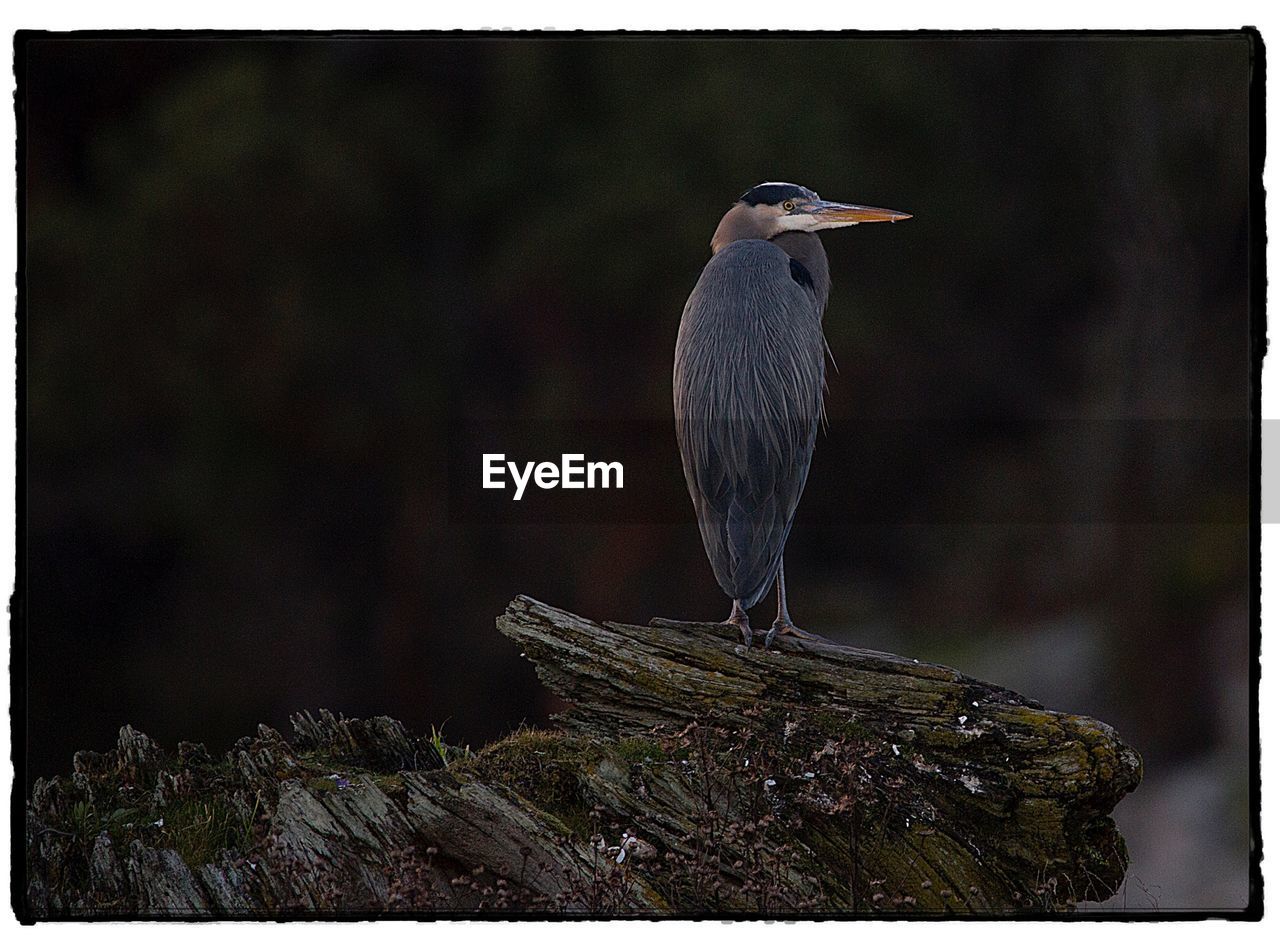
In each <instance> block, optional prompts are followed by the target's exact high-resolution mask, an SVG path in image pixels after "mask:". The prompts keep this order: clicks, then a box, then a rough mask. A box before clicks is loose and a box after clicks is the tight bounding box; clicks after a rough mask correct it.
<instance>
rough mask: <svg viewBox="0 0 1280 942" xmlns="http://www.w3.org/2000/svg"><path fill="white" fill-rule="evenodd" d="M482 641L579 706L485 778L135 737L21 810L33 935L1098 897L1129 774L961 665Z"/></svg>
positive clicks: (584, 627) (849, 655)
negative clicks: (515, 652) (120, 921)
mask: <svg viewBox="0 0 1280 942" xmlns="http://www.w3.org/2000/svg"><path fill="white" fill-rule="evenodd" d="M498 628H499V630H500V631H502V632H503V633H504V634H505V635H506V636H507V637H509V638H511V639H512V640H513V641H514V642H515V643H516V644H518V645H519V646H520V647H521V648H522V650H523V651H524V653H525V655H526V656H527V657H528V658H529V659H531V660H532V661H533V663H534V664H535V666H536V668H537V670H538V673H539V676H540V677H541V678H542V680H543V681H544V682H545V683H546V684H547V685H548V686H549V687H551V688H552V689H553V690H554V691H555V692H556V693H557V694H558V695H560V696H561V697H562V698H564V699H565V700H566V701H567V702H569V703H570V704H572V706H571V707H570V709H569V710H568V711H567V712H566V713H565V714H563V715H561V716H560V717H558V718H557V726H558V728H557V729H554V730H532V729H522V730H519V731H517V732H516V733H513V734H512V735H511V736H509V737H507V738H505V739H503V740H501V741H499V742H497V743H494V744H492V745H490V746H488V747H486V748H484V749H482V750H480V751H478V752H475V753H472V752H471V751H470V750H465V749H459V748H456V747H449V746H445V745H444V744H443V743H441V742H440V741H439V738H438V737H434V738H427V737H422V736H415V735H413V734H411V733H409V732H408V731H407V730H405V729H404V727H403V726H402V725H401V724H400V723H398V722H396V721H395V720H392V719H389V718H386V717H377V718H374V719H370V720H358V719H347V718H342V717H335V716H333V715H332V714H330V713H328V712H326V711H321V712H320V714H319V716H318V717H313V716H311V715H310V714H301V715H299V716H297V717H295V718H294V719H293V721H292V727H293V729H292V736H291V738H290V740H286V739H285V738H284V737H283V736H281V735H280V734H279V733H278V732H276V731H275V730H272V729H270V728H268V727H265V726H263V727H259V729H258V734H257V736H255V737H252V738H245V739H242V740H241V741H240V742H238V743H237V744H236V746H235V747H234V748H233V749H231V750H230V752H228V753H227V755H226V756H225V757H223V758H222V759H218V760H215V759H214V758H212V757H211V756H210V755H209V754H208V752H207V750H205V749H204V747H202V746H199V745H194V744H190V743H181V744H179V746H178V749H177V751H176V754H172V755H170V754H167V753H166V752H164V751H163V750H161V749H160V748H159V747H158V746H157V745H156V744H155V743H154V742H152V741H151V740H150V739H149V738H147V737H146V736H145V735H143V734H141V733H138V732H137V731H135V730H133V729H131V728H129V727H125V729H123V730H122V731H121V734H120V740H119V743H118V744H117V747H116V749H115V750H113V751H112V752H109V753H106V754H96V753H89V752H81V753H77V754H76V756H75V759H74V761H73V772H72V774H71V776H70V777H69V778H62V777H56V778H54V779H52V780H48V781H45V780H41V781H38V782H37V783H36V785H35V787H34V788H33V790H32V794H31V799H30V801H29V802H28V808H27V870H28V872H27V881H26V895H25V899H23V900H21V901H19V904H20V906H21V907H22V908H23V909H24V910H25V915H26V917H27V918H46V917H59V916H64V917H65V916H88V915H96V916H103V915H105V916H135V915H152V916H175V917H184V918H202V917H219V916H246V915H279V914H288V913H324V912H343V913H367V914H377V913H386V912H397V913H421V914H424V915H427V914H465V913H473V912H480V911H499V912H558V913H570V914H573V913H578V914H599V915H612V914H631V913H652V914H663V913H666V914H690V913H718V914H734V913H744V914H745V913H752V914H767V915H790V914H804V913H815V914H820V913H832V912H841V913H855V914H868V915H871V914H875V913H888V912H892V913H904V912H905V913H937V912H953V913H1003V912H1014V911H1025V910H1027V909H1044V910H1057V909H1062V908H1067V907H1070V906H1071V905H1072V904H1074V903H1075V902H1078V901H1081V900H1094V899H1105V898H1107V897H1108V896H1110V895H1112V894H1113V893H1115V892H1116V890H1117V889H1118V887H1119V886H1120V884H1121V882H1122V880H1123V878H1124V872H1125V867H1126V865H1127V857H1126V853H1125V849H1124V842H1123V840H1122V838H1121V837H1120V834H1119V832H1118V831H1117V830H1116V827H1115V825H1114V823H1113V822H1112V820H1111V819H1110V817H1109V816H1108V815H1109V813H1110V811H1111V809H1112V808H1113V807H1114V806H1115V804H1116V802H1118V801H1119V800H1120V799H1121V798H1122V797H1123V796H1124V795H1125V794H1126V793H1127V792H1129V791H1131V790H1132V789H1133V788H1134V787H1136V786H1137V784H1138V781H1139V779H1140V777H1141V763H1140V760H1139V758H1138V756H1137V754H1136V753H1134V752H1133V750H1132V749H1130V748H1129V747H1127V746H1126V745H1125V744H1124V743H1123V742H1121V741H1120V740H1119V738H1118V737H1117V736H1116V734H1115V732H1114V731H1113V730H1112V729H1111V728H1110V727H1108V726H1106V725H1105V724H1103V723H1100V722H1098V721H1097V720H1093V719H1090V718H1087V717H1081V716H1074V715H1070V714H1062V713H1054V712H1052V711H1049V710H1046V709H1044V708H1043V707H1042V706H1041V705H1040V704H1038V703H1035V702H1034V701H1031V700H1028V699H1026V698H1024V697H1021V696H1019V695H1018V694H1015V693H1013V692H1011V691H1008V690H1005V689H1003V688H1000V687H997V686H993V685H991V684H987V683H983V682H981V681H977V680H974V679H972V678H969V677H966V676H964V675H963V674H960V673H959V672H957V671H954V670H952V669H950V668H946V667H941V666H938V665H932V664H922V663H919V662H916V661H913V660H910V659H906V658H901V657H897V656H894V655H889V654H881V653H877V652H871V651H864V650H859V649H854V648H848V647H843V646H839V645H833V644H826V643H821V642H800V641H795V640H793V639H790V638H785V637H784V638H782V639H780V641H779V644H778V645H777V649H776V650H773V651H767V652H766V651H763V650H760V649H759V648H754V649H750V650H748V649H746V648H744V647H743V646H742V644H741V639H740V637H739V635H738V632H737V629H736V628H732V627H726V626H722V625H714V624H702V623H681V622H668V621H655V622H654V623H653V624H651V625H648V626H639V625H623V624H616V623H612V622H597V621H593V620H590V619H587V618H583V617H581V616H578V615H574V614H571V613H569V612H564V611H561V610H559V609H556V608H553V607H551V606H548V605H545V604H543V603H540V602H537V601H535V600H533V599H530V598H527V597H523V596H521V597H519V598H517V599H515V600H514V601H513V602H512V603H511V604H510V606H508V608H507V611H506V612H505V613H504V614H503V615H502V616H501V617H500V618H499V619H498Z"/></svg>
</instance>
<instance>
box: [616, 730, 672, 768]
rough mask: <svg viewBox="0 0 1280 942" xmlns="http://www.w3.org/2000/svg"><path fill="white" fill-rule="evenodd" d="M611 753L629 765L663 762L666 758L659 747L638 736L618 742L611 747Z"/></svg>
mask: <svg viewBox="0 0 1280 942" xmlns="http://www.w3.org/2000/svg"><path fill="white" fill-rule="evenodd" d="M613 751H614V753H615V754H616V755H617V756H618V758H619V759H621V760H622V761H623V762H626V763H628V764H630V765H635V764H638V763H643V762H663V761H665V760H666V758H667V756H666V753H664V752H663V751H662V747H661V746H659V745H658V744H657V743H655V742H652V741H650V740H648V739H644V738H642V737H640V736H633V737H631V738H629V739H622V740H619V741H618V743H617V744H616V745H615V746H614V747H613Z"/></svg>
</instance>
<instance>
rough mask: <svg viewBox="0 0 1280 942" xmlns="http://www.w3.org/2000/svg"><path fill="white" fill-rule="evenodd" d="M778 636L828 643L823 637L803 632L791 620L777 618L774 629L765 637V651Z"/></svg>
mask: <svg viewBox="0 0 1280 942" xmlns="http://www.w3.org/2000/svg"><path fill="white" fill-rule="evenodd" d="M778 635H790V636H791V637H793V638H796V639H798V640H800V641H826V640H827V639H826V638H824V637H822V635H815V634H814V633H813V632H810V631H801V630H800V629H799V628H797V627H796V626H795V625H793V624H791V621H790V619H786V618H777V619H774V622H773V627H772V628H770V629H769V632H768V634H766V635H765V636H764V646H765V650H768V649H769V647H770V646H771V645H772V644H773V642H774V640H775V639H776V638H777V637H778Z"/></svg>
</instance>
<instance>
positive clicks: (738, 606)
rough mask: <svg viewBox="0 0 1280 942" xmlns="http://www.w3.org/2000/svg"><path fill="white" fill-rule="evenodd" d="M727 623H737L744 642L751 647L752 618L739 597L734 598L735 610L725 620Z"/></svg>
mask: <svg viewBox="0 0 1280 942" xmlns="http://www.w3.org/2000/svg"><path fill="white" fill-rule="evenodd" d="M724 623H725V624H726V625H736V626H737V628H738V630H739V631H741V632H742V643H743V644H745V645H746V646H747V647H751V619H749V618H748V617H747V610H746V609H745V608H743V607H742V603H741V602H740V601H739V600H738V599H734V600H733V611H731V612H730V613H729V617H728V618H726V619H725V620H724Z"/></svg>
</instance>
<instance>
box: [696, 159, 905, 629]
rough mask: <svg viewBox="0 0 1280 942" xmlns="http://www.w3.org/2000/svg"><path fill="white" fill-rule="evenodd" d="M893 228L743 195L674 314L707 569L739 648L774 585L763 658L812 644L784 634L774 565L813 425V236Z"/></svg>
mask: <svg viewBox="0 0 1280 942" xmlns="http://www.w3.org/2000/svg"><path fill="white" fill-rule="evenodd" d="M905 218H909V217H907V216H906V215H905V214H903V213H898V212H895V211H893V210H883V209H875V208H872V207H866V206H853V205H849V204H843V203H829V202H826V201H825V200H822V199H820V198H819V197H818V195H817V194H816V193H814V192H813V191H812V190H808V189H806V188H804V187H800V186H796V185H795V184H790V183H766V184H761V185H759V186H757V187H753V188H752V189H750V190H748V191H747V192H746V193H744V194H743V195H742V196H741V197H740V198H739V199H738V202H737V203H735V204H734V206H733V207H732V208H731V209H730V210H729V211H728V212H727V213H726V214H725V216H724V218H723V219H722V220H721V221H720V225H719V227H718V228H717V229H716V233H715V236H714V237H713V239H712V243H711V245H712V253H713V254H712V257H711V260H710V261H709V262H708V263H707V265H706V267H705V268H704V269H703V271H702V276H701V277H700V278H699V279H698V283H697V284H696V285H695V286H694V289H693V293H692V294H690V295H689V300H688V302H687V303H686V304H685V308H684V314H683V316H682V317H681V319H680V331H679V334H678V335H677V337H676V350H675V371H674V379H673V389H674V399H675V418H676V437H677V440H678V442H679V445H680V457H681V460H682V461H683V464H684V475H685V482H686V483H687V484H688V486H689V494H690V496H691V497H692V498H693V506H694V510H695V513H696V514H697V518H698V528H699V530H700V532H701V534H702V542H703V546H704V548H705V549H706V551H707V558H708V559H709V560H710V561H711V569H712V571H713V572H714V573H715V577H716V581H717V582H718V583H719V584H720V588H722V589H723V590H724V592H725V594H726V595H728V596H729V598H731V599H732V600H733V602H734V606H733V612H732V613H731V615H730V617H729V621H730V622H732V623H733V624H736V625H738V626H739V627H740V628H741V629H742V633H743V638H744V640H745V641H746V642H747V643H748V644H749V643H750V641H751V631H750V627H749V623H748V619H747V615H746V611H745V610H746V609H748V608H750V607H751V606H753V605H755V604H756V603H757V602H759V601H760V600H761V599H762V598H763V597H764V595H765V594H766V593H767V592H768V591H769V588H770V587H771V586H772V585H773V584H774V583H775V582H776V583H777V585H778V618H777V620H776V621H775V622H774V625H773V630H772V631H770V632H769V634H768V635H767V636H766V638H765V644H766V646H768V644H769V643H770V641H771V640H772V639H773V637H774V635H775V634H776V633H777V632H779V631H782V632H784V633H791V634H795V635H798V636H801V637H813V636H810V635H807V634H806V633H805V632H801V631H799V630H798V629H796V628H795V626H794V625H793V624H792V623H791V618H790V615H789V614H788V612H787V606H786V594H785V586H784V583H783V579H782V568H783V564H782V557H783V550H784V548H785V546H786V542H787V537H788V535H789V534H790V532H791V524H792V521H793V520H794V518H795V512H796V507H797V505H798V504H799V502H800V495H801V493H802V492H803V491H804V486H805V482H806V480H807V479H808V476H809V465H810V462H811V460H812V458H813V447H814V442H815V439H816V438H817V433H818V425H819V423H820V421H821V419H822V415H823V392H824V389H825V354H826V350H827V345H826V340H825V339H824V337H823V334H822V315H823V311H824V310H825V308H826V305H827V297H828V294H829V292H830V287H831V278H830V273H829V269H828V265H827V255H826V252H825V251H824V250H823V247H822V242H821V241H820V240H819V238H818V236H817V235H816V234H815V232H816V231H817V230H820V229H831V228H837V227H840V226H849V225H856V224H857V223H859V222H876V221H883V220H888V221H893V220H895V219H905Z"/></svg>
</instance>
